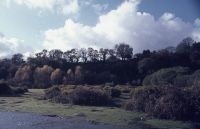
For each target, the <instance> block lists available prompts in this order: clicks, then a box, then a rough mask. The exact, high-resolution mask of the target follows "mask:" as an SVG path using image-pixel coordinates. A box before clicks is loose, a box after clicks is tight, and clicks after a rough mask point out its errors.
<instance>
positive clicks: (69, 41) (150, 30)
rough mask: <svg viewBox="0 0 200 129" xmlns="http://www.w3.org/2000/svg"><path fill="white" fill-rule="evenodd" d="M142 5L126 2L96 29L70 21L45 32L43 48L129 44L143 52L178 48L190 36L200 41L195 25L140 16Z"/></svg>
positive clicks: (170, 17) (164, 17) (169, 17)
mask: <svg viewBox="0 0 200 129" xmlns="http://www.w3.org/2000/svg"><path fill="white" fill-rule="evenodd" d="M139 3H140V1H139V0H129V1H125V2H123V3H122V4H121V5H120V6H119V7H118V8H117V9H115V10H111V11H110V12H108V13H107V14H105V15H101V16H100V17H99V21H98V23H97V24H96V25H95V26H87V25H83V24H81V23H77V22H74V21H73V20H71V19H67V20H66V22H65V25H64V26H63V27H60V28H57V29H50V30H47V31H46V32H45V39H44V42H43V47H44V48H47V49H55V48H58V49H61V50H67V49H70V48H74V47H76V48H80V47H96V48H100V47H109V48H111V47H113V46H114V44H116V43H120V42H125V43H128V44H130V45H131V46H132V47H133V48H134V52H140V51H141V50H144V49H151V50H157V49H161V48H165V47H167V46H175V45H177V43H179V42H180V41H181V40H182V39H183V38H185V37H187V36H191V37H196V39H198V38H197V33H198V34H199V32H200V30H199V29H198V28H197V27H194V25H193V24H190V23H187V22H184V21H183V20H182V19H181V18H178V17H176V16H175V15H174V14H171V13H165V14H163V15H162V16H161V17H160V18H159V19H155V18H154V16H153V15H151V14H149V13H145V12H138V9H137V7H138V4H139ZM196 22H198V21H196ZM199 39H200V38H199Z"/></svg>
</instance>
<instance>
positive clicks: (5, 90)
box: [0, 82, 14, 96]
mask: <svg viewBox="0 0 200 129" xmlns="http://www.w3.org/2000/svg"><path fill="white" fill-rule="evenodd" d="M13 94H14V92H13V90H12V88H11V87H10V86H8V84H7V83H4V82H1V83H0V96H5V95H13Z"/></svg>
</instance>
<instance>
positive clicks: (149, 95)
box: [125, 87, 161, 112]
mask: <svg viewBox="0 0 200 129" xmlns="http://www.w3.org/2000/svg"><path fill="white" fill-rule="evenodd" d="M160 89H161V88H159V87H138V88H135V89H134V90H133V91H132V92H131V97H132V99H131V100H130V101H128V103H127V104H125V109H127V110H136V111H142V112H147V111H150V110H152V108H153V105H155V103H156V100H157V99H158V98H159V97H160V96H161V90H160Z"/></svg>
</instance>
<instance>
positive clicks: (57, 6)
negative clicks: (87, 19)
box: [7, 0, 79, 15]
mask: <svg viewBox="0 0 200 129" xmlns="http://www.w3.org/2000/svg"><path fill="white" fill-rule="evenodd" d="M7 2H10V0H7ZM13 2H15V3H16V4H18V5H25V6H27V7H29V8H33V9H42V10H50V11H56V12H61V13H63V14H64V15H71V14H76V13H78V11H79V3H78V0H13Z"/></svg>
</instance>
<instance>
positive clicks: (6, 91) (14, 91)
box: [0, 82, 28, 96]
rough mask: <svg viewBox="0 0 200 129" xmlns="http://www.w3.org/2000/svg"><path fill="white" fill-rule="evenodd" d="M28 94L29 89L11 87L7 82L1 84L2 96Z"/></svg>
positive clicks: (0, 93) (0, 91) (0, 94)
mask: <svg viewBox="0 0 200 129" xmlns="http://www.w3.org/2000/svg"><path fill="white" fill-rule="evenodd" d="M25 92H28V89H27V88H23V87H11V86H9V85H8V84H7V83H5V82H0V96H15V95H19V94H24V93H25Z"/></svg>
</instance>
